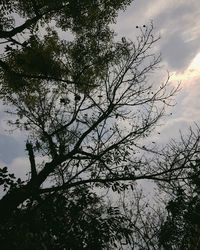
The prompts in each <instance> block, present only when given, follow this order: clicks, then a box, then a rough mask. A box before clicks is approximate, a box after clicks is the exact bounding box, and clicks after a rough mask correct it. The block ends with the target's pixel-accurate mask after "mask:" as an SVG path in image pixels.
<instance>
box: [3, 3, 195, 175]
mask: <svg viewBox="0 0 200 250" xmlns="http://www.w3.org/2000/svg"><path fill="white" fill-rule="evenodd" d="M199 20H200V4H199V0H190V1H188V0H135V1H134V2H133V3H132V4H131V6H129V7H128V8H127V10H126V12H123V13H120V16H119V18H118V22H117V24H116V25H115V26H114V28H115V30H116V32H117V33H118V34H119V35H120V36H125V37H127V38H129V39H132V40H134V38H135V33H136V28H135V27H136V25H143V24H146V25H147V24H148V23H150V21H153V23H154V27H155V33H156V34H160V35H161V39H160V41H158V43H157V49H158V50H159V51H160V52H161V54H162V64H163V65H164V67H163V68H162V71H163V72H164V74H167V73H166V72H167V70H168V71H169V72H170V74H171V75H172V77H171V80H170V81H171V82H172V84H174V85H176V84H177V82H178V81H181V82H182V85H181V86H182V90H181V91H180V92H179V94H178V95H177V97H176V102H177V105H176V106H175V107H174V108H173V115H172V116H171V117H170V119H168V120H167V122H166V121H164V122H163V124H164V125H163V126H162V127H160V128H159V129H160V132H161V135H160V138H159V140H160V139H161V140H162V141H163V142H165V141H166V140H167V139H168V138H170V137H176V136H177V135H178V131H179V130H180V129H183V130H184V129H185V128H187V127H189V126H193V125H194V122H197V123H198V122H199V120H200V21H199ZM159 73H160V72H158V73H157V74H159ZM155 74H156V73H155ZM166 76H167V75H166ZM154 77H155V76H154ZM170 112H171V111H170ZM6 118H7V117H6V116H5V114H3V112H1V110H0V163H1V166H5V165H7V166H8V167H10V169H11V171H12V170H14V168H15V169H16V171H15V172H17V173H18V174H19V176H20V175H22V173H24V169H25V167H27V157H26V153H25V151H24V148H25V143H24V139H21V135H20V134H19V133H14V135H11V134H9V133H8V131H5V129H6V128H7V125H6V122H5V121H6Z"/></svg>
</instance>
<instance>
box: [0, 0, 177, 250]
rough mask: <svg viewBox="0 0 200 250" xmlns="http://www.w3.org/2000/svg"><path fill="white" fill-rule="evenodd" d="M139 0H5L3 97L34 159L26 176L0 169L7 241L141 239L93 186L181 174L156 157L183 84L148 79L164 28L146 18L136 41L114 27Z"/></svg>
mask: <svg viewBox="0 0 200 250" xmlns="http://www.w3.org/2000/svg"><path fill="white" fill-rule="evenodd" d="M130 2H131V1H125V0H124V1H122V0H115V1H113V0H112V1H111V0H108V1H105V0H101V1H100V0H99V1H91V0H84V1H78V0H77V1H74V0H73V1H70V0H68V1H66V0H62V1H59V2H58V1H53V0H51V1H49V0H48V1H47V0H43V1H37V0H35V1H34V0H31V1H21V0H20V1H12V0H10V1H0V4H1V6H2V8H1V19H2V27H1V30H0V37H1V38H2V42H1V44H2V46H3V48H2V49H3V50H4V52H3V53H2V55H1V59H0V67H1V77H0V79H1V90H0V97H1V99H2V101H3V102H4V104H5V105H6V106H7V107H8V109H9V110H8V113H10V115H11V116H10V117H11V118H10V120H9V121H8V122H9V124H10V126H13V127H14V128H15V129H16V128H17V129H20V130H22V131H24V133H25V134H26V135H27V142H26V150H27V154H28V157H29V161H30V166H27V172H30V178H29V179H28V180H25V181H23V182H22V181H21V180H17V181H15V179H14V177H13V175H12V174H9V173H8V172H7V169H6V168H3V169H2V171H1V172H0V173H1V175H0V177H1V179H0V180H1V184H2V185H4V188H5V191H6V193H5V195H4V196H3V197H2V199H1V200H0V220H1V232H2V237H1V240H2V242H4V243H5V242H6V244H7V243H8V239H13V237H15V236H16V239H18V240H16V241H14V242H13V244H12V243H10V245H9V246H8V247H10V248H11V249H12V248H13V247H15V246H16V244H19V242H20V239H21V238H22V234H21V233H22V232H27V235H26V241H25V243H22V244H21V243H20V244H21V245H20V247H21V249H23V248H24V249H27V248H29V249H31V248H36V246H37V247H38V245H37V242H33V244H32V242H31V239H33V238H34V237H35V239H38V242H43V243H44V244H45V245H44V246H43V245H42V244H40V247H41V249H45V247H48V248H49V249H53V248H54V249H63V244H64V245H65V246H66V245H68V246H69V245H70V244H71V245H70V247H71V249H84V247H85V249H94V248H93V246H94V245H93V244H94V241H93V240H94V239H95V243H96V244H99V245H98V247H99V249H102V248H106V247H109V249H111V247H113V246H114V247H115V248H116V247H118V246H120V247H121V248H122V247H123V244H128V243H130V244H132V243H133V241H131V236H130V235H131V233H132V228H133V225H134V223H133V222H132V221H131V220H130V219H127V217H126V216H125V215H122V214H121V212H120V211H118V210H117V209H116V210H115V209H113V207H112V206H110V209H111V210H110V211H111V212H108V211H109V206H108V210H104V209H103V208H102V207H103V201H102V200H101V199H100V198H98V197H97V195H96V194H94V190H97V189H99V188H100V189H101V190H102V189H109V190H112V192H117V193H123V192H124V191H125V190H126V189H128V188H129V187H130V188H132V189H133V190H134V189H135V186H134V183H135V182H136V181H137V180H154V181H160V182H162V181H163V182H170V180H173V179H175V178H176V177H177V171H178V170H179V169H180V167H179V168H178V169H177V168H173V167H172V166H171V165H167V164H166V165H164V164H157V162H156V161H155V159H154V160H152V158H151V155H153V156H155V155H158V154H159V155H162V153H161V152H159V151H158V150H157V149H156V146H155V145H154V144H152V143H150V144H151V145H149V144H148V143H147V138H148V136H149V135H150V134H151V131H152V130H153V129H154V128H155V126H156V125H157V123H158V120H159V119H160V118H161V117H162V116H163V114H164V111H165V107H166V106H167V105H173V96H174V94H175V93H176V91H177V88H170V87H169V86H168V79H167V80H166V82H164V83H161V84H158V83H152V82H151V81H149V76H150V74H151V73H152V72H153V71H154V70H155V69H156V68H157V66H158V64H159V62H160V56H159V55H156V54H155V53H154V52H152V47H153V46H154V44H155V42H157V41H158V39H159V37H156V36H155V35H154V34H153V25H152V24H150V25H143V26H142V27H139V26H138V27H137V38H136V41H135V42H132V41H129V40H128V39H125V38H123V39H121V41H116V40H115V39H114V32H113V31H112V30H111V29H110V26H109V24H110V23H111V22H113V21H114V20H115V17H116V15H117V12H118V11H119V10H120V9H124V8H125V7H126V6H127V5H128V4H129V3H130ZM11 7H12V8H11ZM19 20H20V23H22V24H20V25H18V26H17V25H16V24H17V23H18V22H19ZM69 34H70V35H71V38H70V39H68V38H69ZM150 158H151V160H150ZM41 159H42V163H41ZM77 190H78V191H77ZM74 200H76V201H77V203H74ZM90 202H91V203H92V204H93V205H94V208H95V209H94V210H93V209H92V208H91V207H90V205H89V203H90ZM62 206H63V207H62ZM60 207H61V210H60ZM71 207H73V211H76V210H78V213H77V215H74V214H73V211H72V209H71ZM105 209H107V208H105ZM46 210H48V211H47V212H44V211H46ZM85 210H87V211H88V214H87V213H86V211H85ZM57 211H59V212H57ZM100 212H101V213H102V215H104V216H105V217H104V216H103V218H104V219H102V217H101V218H100ZM112 213H113V216H110V215H111V214H112ZM56 215H57V216H56ZM74 216H75V217H74ZM82 216H83V217H82ZM50 217H51V218H52V220H50V219H49V218H50ZM22 218H27V220H25V221H24V222H23V221H22ZM74 218H75V219H74ZM73 220H76V221H73ZM62 221H63V223H62ZM119 221H120V223H119V224H117V223H118V222H119ZM17 222H19V223H17ZM130 222H131V223H130ZM59 223H61V224H60V226H59ZM94 223H95V225H96V227H95V228H94ZM40 224H41V225H42V228H41V231H38V232H35V233H33V231H32V227H38V225H40ZM66 224H67V225H66ZM16 225H20V227H21V228H22V230H21V231H20V230H18V229H19V227H17V226H16ZM53 225H55V227H57V226H58V227H59V229H58V231H57V232H54V229H53ZM108 225H109V227H108ZM11 228H12V230H11ZM129 228H130V229H129ZM9 230H10V231H9ZM51 230H53V231H51ZM84 230H85V231H84ZM3 232H4V233H3ZM106 232H107V233H108V235H107V234H106ZM64 233H65V236H63V234H64ZM6 235H7V236H6ZM75 235H76V237H79V238H78V242H77V245H76V242H74V241H73V239H74V238H75ZM95 235H98V237H97V238H96V236H95ZM90 236H91V237H92V240H91V238H90ZM5 237H8V238H5ZM144 239H145V237H143V240H144ZM124 241H125V243H124ZM9 242H11V241H10V240H9ZM16 242H18V243H16ZM27 242H29V243H30V244H28V243H27ZM127 242H128V243H127ZM145 242H146V243H145V244H146V245H148V244H149V243H148V242H147V241H145ZM4 243H3V244H4ZM147 243H148V244H147ZM14 244H15V245H14ZM23 244H25V245H23ZM26 244H28V245H26ZM58 244H59V245H58ZM73 244H75V245H73ZM78 244H80V245H78ZM115 244H117V245H115ZM42 247H43V248H42ZM38 249H39V248H38Z"/></svg>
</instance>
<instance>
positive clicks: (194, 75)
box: [170, 53, 200, 87]
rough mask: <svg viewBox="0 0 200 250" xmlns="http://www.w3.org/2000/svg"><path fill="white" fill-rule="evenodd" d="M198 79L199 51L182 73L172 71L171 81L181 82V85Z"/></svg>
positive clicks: (199, 66)
mask: <svg viewBox="0 0 200 250" xmlns="http://www.w3.org/2000/svg"><path fill="white" fill-rule="evenodd" d="M197 79H199V81H200V53H198V54H197V55H196V56H195V57H194V59H193V60H192V62H191V63H190V65H189V67H188V68H187V69H186V70H184V72H182V73H177V72H172V75H171V78H170V80H171V82H173V83H181V85H182V86H184V87H185V86H190V85H191V84H192V83H193V82H194V81H196V80H197Z"/></svg>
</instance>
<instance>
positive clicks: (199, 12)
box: [115, 0, 200, 71]
mask: <svg viewBox="0 0 200 250" xmlns="http://www.w3.org/2000/svg"><path fill="white" fill-rule="evenodd" d="M199 16H200V7H199V3H198V2H197V1H196V0H191V1H187V0H180V1H176V2H175V1H173V0H168V1H165V0H152V1H148V0H135V1H133V3H132V5H131V6H130V7H129V8H128V9H127V11H126V12H124V13H121V15H120V16H119V18H118V22H117V25H116V26H115V29H116V31H117V32H118V33H119V34H120V35H122V36H127V37H128V38H130V39H132V40H134V38H135V35H136V30H135V26H136V25H142V24H144V23H145V24H146V23H148V22H149V21H150V20H153V22H154V26H155V31H156V32H158V33H160V34H161V40H160V42H159V44H158V47H159V51H161V53H162V59H163V61H165V62H166V64H167V66H168V69H169V70H176V71H182V70H185V69H186V68H187V66H188V65H189V64H190V62H191V60H192V59H193V58H194V56H195V55H196V54H197V53H198V52H200V43H199V38H200V24H199V22H196V20H198V19H199Z"/></svg>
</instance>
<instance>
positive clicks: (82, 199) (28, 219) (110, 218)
mask: <svg viewBox="0 0 200 250" xmlns="http://www.w3.org/2000/svg"><path fill="white" fill-rule="evenodd" d="M131 234H132V231H131V229H129V225H128V220H127V219H126V218H125V217H124V216H123V215H122V214H121V213H120V211H119V210H118V208H117V207H108V206H107V205H105V203H104V202H103V200H101V198H99V197H98V196H97V195H96V194H95V193H92V192H90V191H89V190H88V189H87V188H83V189H81V188H77V189H75V190H74V191H73V192H71V193H70V194H69V193H68V194H65V195H64V194H63V193H62V194H51V195H48V196H45V197H43V198H42V199H40V200H38V201H30V200H29V201H27V202H26V204H24V205H23V207H22V208H20V209H18V210H16V211H15V213H14V214H13V216H12V217H11V218H10V219H9V220H8V221H7V222H6V223H4V224H3V225H1V226H0V245H1V249H5V250H6V249H20V250H25V249H29V250H31V249H37V250H40V249H41V250H42V249H55V250H59V249H60V250H61V249H62V250H63V249H69V250H70V249H71V250H79V249H88V250H89V249H91V250H93V249H97V250H98V249H99V250H100V249H116V247H117V245H119V244H124V245H126V244H128V243H130V237H131Z"/></svg>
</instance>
